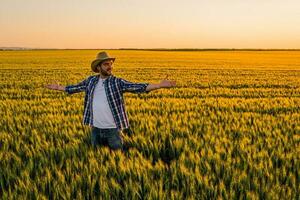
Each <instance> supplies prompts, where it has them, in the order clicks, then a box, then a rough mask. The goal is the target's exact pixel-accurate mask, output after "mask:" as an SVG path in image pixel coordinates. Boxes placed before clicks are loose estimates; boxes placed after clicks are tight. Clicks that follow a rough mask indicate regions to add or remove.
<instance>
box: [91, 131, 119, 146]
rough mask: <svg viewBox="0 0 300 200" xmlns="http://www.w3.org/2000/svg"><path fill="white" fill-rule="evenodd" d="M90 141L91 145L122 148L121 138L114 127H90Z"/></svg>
mask: <svg viewBox="0 0 300 200" xmlns="http://www.w3.org/2000/svg"><path fill="white" fill-rule="evenodd" d="M91 142H92V146H93V147H96V146H99V145H104V146H107V145H108V146H109V147H110V148H111V149H113V150H117V149H120V150H123V140H122V137H121V134H120V132H119V131H118V129H116V128H109V129H100V128H97V127H92V133H91Z"/></svg>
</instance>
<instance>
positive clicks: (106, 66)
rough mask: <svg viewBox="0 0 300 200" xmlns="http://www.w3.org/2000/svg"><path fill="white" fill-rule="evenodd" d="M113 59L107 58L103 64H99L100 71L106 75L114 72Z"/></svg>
mask: <svg viewBox="0 0 300 200" xmlns="http://www.w3.org/2000/svg"><path fill="white" fill-rule="evenodd" d="M113 63H114V61H113V60H106V61H103V62H102V63H101V66H98V69H100V73H101V74H102V75H104V76H109V75H111V74H112V67H113Z"/></svg>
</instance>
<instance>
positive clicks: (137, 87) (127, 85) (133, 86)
mask: <svg viewBox="0 0 300 200" xmlns="http://www.w3.org/2000/svg"><path fill="white" fill-rule="evenodd" d="M120 84H121V88H122V92H131V93H136V94H139V93H148V92H149V91H146V88H147V86H148V85H149V83H132V82H129V81H127V80H124V79H122V78H121V79H120Z"/></svg>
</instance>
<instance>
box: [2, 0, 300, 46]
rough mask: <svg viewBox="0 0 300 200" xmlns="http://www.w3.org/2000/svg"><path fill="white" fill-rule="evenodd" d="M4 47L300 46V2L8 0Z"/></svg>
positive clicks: (4, 1) (4, 2) (5, 2)
mask: <svg viewBox="0 0 300 200" xmlns="http://www.w3.org/2000/svg"><path fill="white" fill-rule="evenodd" d="M0 27H1V29H0V30H1V31H0V47H31V48H99V49H103V48H300V1H299V0H285V1H282V0H227V1H225V0H185V1H183V0H148V1H145V0H144V1H143V0H106V1H104V0H51V1H50V0H26V1H25V0H1V2H0Z"/></svg>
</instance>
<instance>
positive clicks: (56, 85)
mask: <svg viewBox="0 0 300 200" xmlns="http://www.w3.org/2000/svg"><path fill="white" fill-rule="evenodd" d="M45 87H46V88H48V89H51V90H60V91H64V90H65V87H64V86H61V85H58V84H48V85H45Z"/></svg>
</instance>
